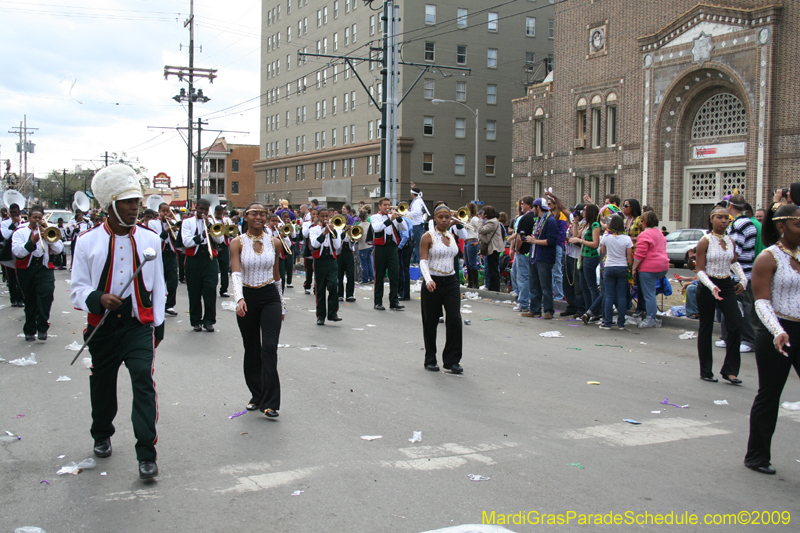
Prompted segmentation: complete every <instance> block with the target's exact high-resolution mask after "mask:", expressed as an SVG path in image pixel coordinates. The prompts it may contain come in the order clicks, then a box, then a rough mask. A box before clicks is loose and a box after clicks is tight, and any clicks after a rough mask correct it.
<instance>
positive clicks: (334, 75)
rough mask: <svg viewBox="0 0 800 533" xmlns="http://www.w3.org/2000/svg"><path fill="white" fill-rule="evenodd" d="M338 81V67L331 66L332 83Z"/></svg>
mask: <svg viewBox="0 0 800 533" xmlns="http://www.w3.org/2000/svg"><path fill="white" fill-rule="evenodd" d="M337 81H339V65H334V66H333V83H336V82H337Z"/></svg>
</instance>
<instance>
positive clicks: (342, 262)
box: [336, 243, 356, 298]
mask: <svg viewBox="0 0 800 533" xmlns="http://www.w3.org/2000/svg"><path fill="white" fill-rule="evenodd" d="M336 262H337V264H338V266H339V284H338V289H339V298H344V297H345V295H346V296H347V298H350V297H352V296H353V292H354V291H355V285H356V273H355V272H356V264H355V260H354V259H353V250H351V249H350V245H349V244H348V243H343V244H342V253H340V254H339V256H338V257H337V258H336ZM345 275H346V276H347V285H346V286H345V283H344V278H345ZM345 289H346V290H345Z"/></svg>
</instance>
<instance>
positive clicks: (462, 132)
mask: <svg viewBox="0 0 800 533" xmlns="http://www.w3.org/2000/svg"><path fill="white" fill-rule="evenodd" d="M466 136H467V119H465V118H457V119H456V139H463V138H465V137H466Z"/></svg>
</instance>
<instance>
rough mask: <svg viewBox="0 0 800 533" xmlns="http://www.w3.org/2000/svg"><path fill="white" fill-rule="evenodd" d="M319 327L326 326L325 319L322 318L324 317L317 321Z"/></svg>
mask: <svg viewBox="0 0 800 533" xmlns="http://www.w3.org/2000/svg"><path fill="white" fill-rule="evenodd" d="M317 325H318V326H324V325H325V319H324V318H322V317H319V318H318V319H317Z"/></svg>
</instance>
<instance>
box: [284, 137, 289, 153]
mask: <svg viewBox="0 0 800 533" xmlns="http://www.w3.org/2000/svg"><path fill="white" fill-rule="evenodd" d="M285 155H289V139H286V152H285Z"/></svg>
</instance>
